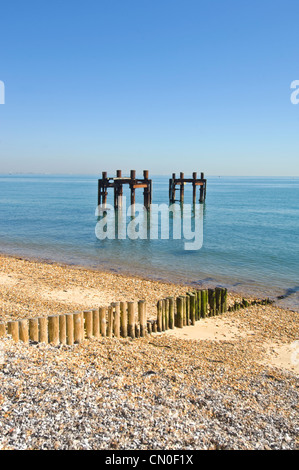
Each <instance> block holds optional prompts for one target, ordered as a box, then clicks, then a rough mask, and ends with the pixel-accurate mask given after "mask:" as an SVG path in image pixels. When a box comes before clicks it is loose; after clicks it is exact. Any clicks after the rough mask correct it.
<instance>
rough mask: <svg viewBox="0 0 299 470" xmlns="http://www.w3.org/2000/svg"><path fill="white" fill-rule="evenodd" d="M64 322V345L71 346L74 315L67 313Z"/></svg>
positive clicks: (72, 342)
mask: <svg viewBox="0 0 299 470" xmlns="http://www.w3.org/2000/svg"><path fill="white" fill-rule="evenodd" d="M65 322H66V344H68V345H69V346H73V344H74V315H73V314H72V313H67V314H66V315H65Z"/></svg>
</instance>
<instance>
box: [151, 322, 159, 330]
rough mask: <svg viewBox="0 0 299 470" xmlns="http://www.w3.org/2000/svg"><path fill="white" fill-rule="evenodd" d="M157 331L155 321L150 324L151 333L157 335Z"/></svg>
mask: <svg viewBox="0 0 299 470" xmlns="http://www.w3.org/2000/svg"><path fill="white" fill-rule="evenodd" d="M157 331H158V325H157V320H154V321H153V323H152V332H153V333H157Z"/></svg>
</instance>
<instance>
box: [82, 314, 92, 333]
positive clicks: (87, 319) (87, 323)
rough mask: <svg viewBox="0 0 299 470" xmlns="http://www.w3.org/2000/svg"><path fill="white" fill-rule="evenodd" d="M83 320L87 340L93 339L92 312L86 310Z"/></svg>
mask: <svg viewBox="0 0 299 470" xmlns="http://www.w3.org/2000/svg"><path fill="white" fill-rule="evenodd" d="M83 319H84V332H85V335H84V336H85V338H91V337H92V329H93V328H92V310H84V312H83Z"/></svg>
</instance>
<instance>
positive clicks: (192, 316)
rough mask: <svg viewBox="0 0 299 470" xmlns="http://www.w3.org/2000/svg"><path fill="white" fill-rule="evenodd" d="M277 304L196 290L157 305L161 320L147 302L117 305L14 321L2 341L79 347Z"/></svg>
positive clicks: (2, 328)
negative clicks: (151, 312) (97, 340)
mask: <svg viewBox="0 0 299 470" xmlns="http://www.w3.org/2000/svg"><path fill="white" fill-rule="evenodd" d="M270 303H273V301H271V300H269V299H264V300H253V301H249V300H246V299H242V302H235V303H234V304H233V305H230V306H229V307H228V306H227V289H225V288H221V287H216V288H215V289H201V290H192V291H189V292H187V293H186V295H180V296H179V297H176V298H174V297H167V298H165V299H161V300H159V301H158V302H157V318H156V319H153V320H149V319H148V317H147V308H146V301H145V300H139V301H138V302H132V301H131V302H113V303H111V304H110V305H109V306H108V307H99V308H95V309H92V310H84V311H82V312H81V311H80V312H74V313H67V314H61V315H50V316H48V317H39V318H29V319H20V320H12V321H8V322H6V323H0V338H1V337H3V336H5V335H11V337H12V339H13V340H14V341H16V342H18V341H22V342H24V343H29V342H36V343H38V342H40V343H50V344H53V345H54V346H58V345H60V344H62V345H70V346H72V345H74V344H79V343H81V342H82V341H83V340H85V339H90V338H101V337H108V338H112V337H114V338H128V337H130V338H132V339H134V338H142V337H145V336H147V335H151V334H154V333H157V332H158V333H160V332H163V331H166V330H168V329H174V328H183V327H184V326H189V325H195V323H196V322H197V321H199V320H200V319H202V318H206V317H211V316H215V315H221V314H223V313H225V312H227V311H236V310H240V309H242V308H247V307H250V306H252V305H267V304H270Z"/></svg>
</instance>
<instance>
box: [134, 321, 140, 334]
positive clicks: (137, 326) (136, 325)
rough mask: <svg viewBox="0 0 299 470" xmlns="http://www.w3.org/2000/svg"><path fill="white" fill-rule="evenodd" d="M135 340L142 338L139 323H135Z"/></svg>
mask: <svg viewBox="0 0 299 470" xmlns="http://www.w3.org/2000/svg"><path fill="white" fill-rule="evenodd" d="M135 338H140V323H139V322H138V321H137V322H136V323H135Z"/></svg>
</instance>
